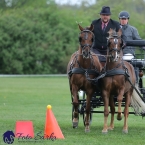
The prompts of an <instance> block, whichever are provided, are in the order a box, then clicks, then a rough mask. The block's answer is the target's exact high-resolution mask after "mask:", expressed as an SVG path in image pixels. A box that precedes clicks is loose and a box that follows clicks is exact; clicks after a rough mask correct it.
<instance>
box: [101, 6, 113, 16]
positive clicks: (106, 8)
mask: <svg viewBox="0 0 145 145" xmlns="http://www.w3.org/2000/svg"><path fill="white" fill-rule="evenodd" d="M100 14H102V15H103V14H106V15H111V12H110V7H107V6H104V7H102V10H101V12H100Z"/></svg>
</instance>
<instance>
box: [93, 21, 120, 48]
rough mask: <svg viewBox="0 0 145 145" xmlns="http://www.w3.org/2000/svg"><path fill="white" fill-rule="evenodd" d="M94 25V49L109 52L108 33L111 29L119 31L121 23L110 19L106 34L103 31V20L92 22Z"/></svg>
mask: <svg viewBox="0 0 145 145" xmlns="http://www.w3.org/2000/svg"><path fill="white" fill-rule="evenodd" d="M92 24H93V25H94V30H93V32H94V35H95V42H94V45H93V49H98V50H107V37H108V36H109V34H108V31H109V30H110V28H112V29H115V30H116V31H118V30H119V29H120V24H119V22H117V21H114V20H112V19H110V20H109V22H108V25H107V27H106V29H105V32H104V33H103V31H102V26H101V25H102V21H101V19H97V20H94V21H92Z"/></svg>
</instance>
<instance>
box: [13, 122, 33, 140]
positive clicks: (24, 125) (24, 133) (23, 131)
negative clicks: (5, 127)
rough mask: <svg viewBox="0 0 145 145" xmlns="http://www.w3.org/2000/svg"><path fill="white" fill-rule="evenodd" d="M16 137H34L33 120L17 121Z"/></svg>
mask: <svg viewBox="0 0 145 145" xmlns="http://www.w3.org/2000/svg"><path fill="white" fill-rule="evenodd" d="M15 137H17V138H22V137H28V138H34V131H33V122H32V121H17V122H16V127H15Z"/></svg>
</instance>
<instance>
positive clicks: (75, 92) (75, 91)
mask: <svg viewBox="0 0 145 145" xmlns="http://www.w3.org/2000/svg"><path fill="white" fill-rule="evenodd" d="M72 95H73V102H72V104H73V106H74V112H73V121H72V122H73V128H77V127H78V115H79V113H78V107H79V103H78V89H77V87H75V86H73V87H72Z"/></svg>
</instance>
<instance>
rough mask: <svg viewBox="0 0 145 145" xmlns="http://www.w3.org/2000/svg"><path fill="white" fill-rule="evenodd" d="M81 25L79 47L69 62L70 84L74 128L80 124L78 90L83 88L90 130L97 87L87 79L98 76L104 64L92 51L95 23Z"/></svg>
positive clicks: (86, 122)
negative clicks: (92, 103) (93, 100)
mask: <svg viewBox="0 0 145 145" xmlns="http://www.w3.org/2000/svg"><path fill="white" fill-rule="evenodd" d="M78 26H79V29H80V31H81V32H80V33H79V43H80V46H79V49H78V51H77V52H75V53H74V54H73V55H72V56H71V59H70V61H69V63H68V66H67V73H68V74H69V77H68V78H69V85H70V92H71V96H72V104H73V106H74V112H73V121H72V122H73V128H77V126H78V117H79V116H78V115H79V113H78V107H79V102H78V92H79V90H83V91H85V93H86V96H87V97H86V117H85V132H89V131H90V127H89V115H90V110H91V106H90V101H91V98H92V96H93V94H94V92H95V89H96V87H95V86H94V85H93V84H92V83H91V82H90V81H88V80H87V79H88V78H90V79H93V78H95V77H97V76H98V75H99V73H100V71H101V70H102V66H101V64H100V62H99V59H98V57H97V56H96V55H95V54H94V53H93V52H92V51H91V47H92V46H93V42H94V34H93V32H92V31H93V25H90V26H89V27H86V28H83V27H82V26H80V25H79V24H78Z"/></svg>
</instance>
